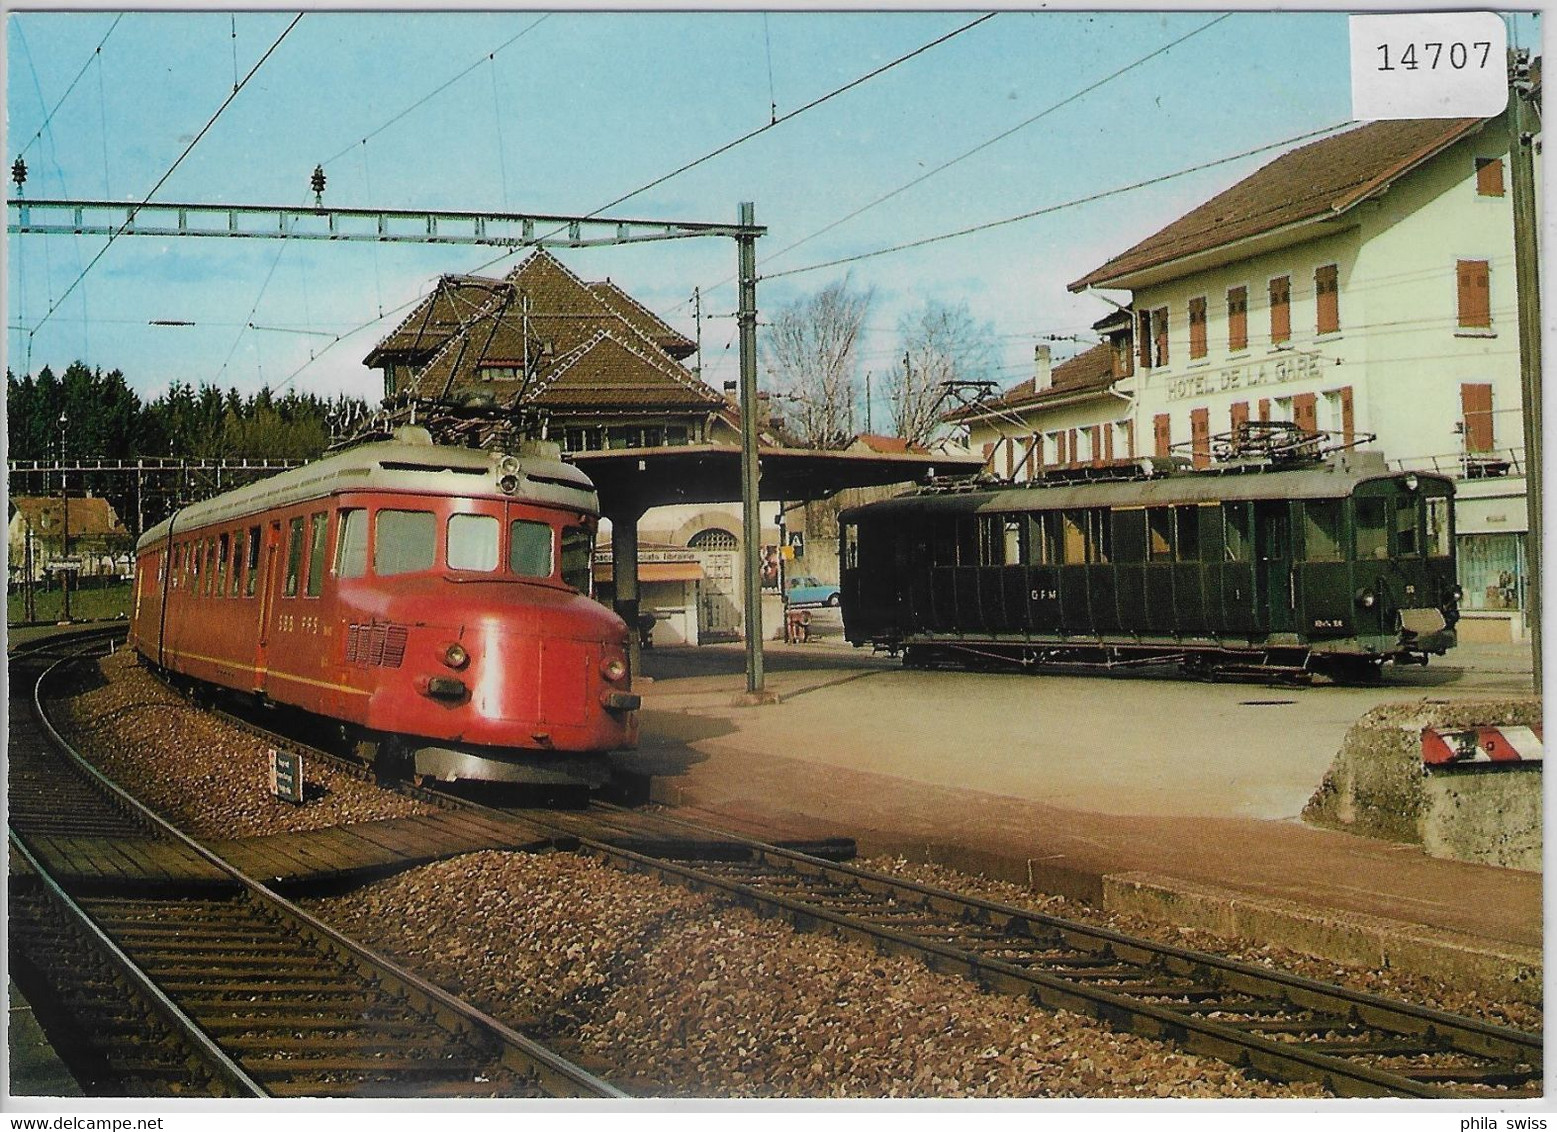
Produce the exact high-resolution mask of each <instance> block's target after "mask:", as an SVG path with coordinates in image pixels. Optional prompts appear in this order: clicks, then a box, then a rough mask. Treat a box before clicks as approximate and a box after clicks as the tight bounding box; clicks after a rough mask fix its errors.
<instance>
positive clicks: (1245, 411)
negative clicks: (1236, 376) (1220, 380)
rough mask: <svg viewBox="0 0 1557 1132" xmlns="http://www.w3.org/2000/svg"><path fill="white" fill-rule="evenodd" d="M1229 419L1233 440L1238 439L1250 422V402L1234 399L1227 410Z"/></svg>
mask: <svg viewBox="0 0 1557 1132" xmlns="http://www.w3.org/2000/svg"><path fill="white" fill-rule="evenodd" d="M1227 420H1228V423H1229V424H1230V425H1231V426H1232V433H1233V440H1234V441H1237V439H1238V434H1239V432H1240V431H1241V430H1242V429H1243V426H1244V425H1246V424H1248V423H1249V402H1247V401H1234V402H1233V403H1232V405H1231V406H1229V408H1228V410H1227Z"/></svg>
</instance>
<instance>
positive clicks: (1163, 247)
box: [1070, 118, 1484, 291]
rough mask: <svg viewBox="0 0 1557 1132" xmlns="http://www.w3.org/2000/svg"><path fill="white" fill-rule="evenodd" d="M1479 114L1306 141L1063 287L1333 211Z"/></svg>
mask: <svg viewBox="0 0 1557 1132" xmlns="http://www.w3.org/2000/svg"><path fill="white" fill-rule="evenodd" d="M1483 122H1484V119H1480V118H1453V119H1441V118H1431V119H1413V120H1409V121H1398V122H1372V123H1369V124H1368V125H1366V126H1360V127H1358V128H1357V129H1355V130H1348V131H1347V132H1346V133H1344V134H1337V135H1335V136H1334V137H1329V138H1323V139H1321V140H1319V141H1316V142H1311V143H1309V144H1308V145H1305V146H1303V147H1301V148H1300V149H1295V150H1293V151H1292V152H1290V153H1286V154H1283V155H1282V156H1280V157H1278V158H1276V160H1274V161H1272V162H1270V164H1268V165H1265V166H1263V167H1262V168H1260V169H1258V170H1256V171H1255V172H1254V173H1252V174H1250V175H1249V176H1247V177H1245V178H1244V179H1243V180H1242V181H1239V182H1238V183H1237V184H1236V185H1234V186H1233V187H1232V188H1230V189H1228V190H1226V191H1225V192H1222V193H1218V194H1217V195H1216V196H1214V197H1212V198H1211V199H1210V200H1208V201H1207V202H1206V203H1205V204H1203V205H1201V206H1200V207H1199V208H1196V209H1194V210H1193V211H1191V212H1189V213H1187V214H1186V215H1184V216H1181V217H1180V218H1179V219H1177V220H1175V221H1174V222H1173V223H1171V224H1169V225H1168V226H1167V227H1166V228H1163V229H1162V230H1161V231H1160V232H1157V233H1156V234H1155V235H1152V236H1148V237H1147V238H1146V239H1144V240H1142V241H1141V242H1140V243H1138V244H1136V245H1135V246H1134V247H1133V248H1130V249H1129V250H1128V251H1125V252H1122V253H1121V254H1119V255H1117V256H1115V257H1114V258H1113V259H1111V260H1109V261H1108V262H1107V263H1105V264H1103V266H1101V267H1099V268H1097V269H1096V270H1094V271H1092V272H1090V273H1088V274H1087V275H1084V276H1082V277H1081V278H1080V279H1078V280H1076V281H1075V282H1074V283H1072V284H1071V285H1070V289H1071V290H1072V291H1080V290H1083V289H1085V288H1087V287H1107V286H1112V285H1117V284H1114V283H1112V282H1111V281H1113V280H1117V279H1119V278H1120V277H1121V276H1125V275H1129V274H1131V273H1132V272H1136V271H1142V270H1145V269H1147V268H1151V267H1159V266H1162V265H1163V264H1167V263H1171V262H1173V261H1174V260H1177V259H1182V258H1183V257H1185V256H1190V255H1195V254H1197V253H1199V252H1206V251H1210V250H1212V249H1214V248H1218V247H1222V246H1224V245H1227V244H1232V243H1235V242H1237V241H1239V240H1245V239H1248V238H1250V237H1253V236H1260V235H1264V234H1265V233H1267V232H1273V231H1275V230H1276V229H1279V228H1283V227H1286V226H1288V225H1291V224H1296V223H1299V222H1302V221H1312V220H1318V219H1324V218H1328V217H1334V216H1338V215H1340V214H1341V213H1343V212H1345V211H1346V210H1347V209H1349V208H1351V207H1352V206H1353V205H1355V204H1357V203H1359V202H1360V201H1363V200H1365V199H1367V198H1368V197H1370V196H1373V195H1374V194H1375V193H1377V192H1379V191H1381V190H1383V189H1385V188H1387V187H1388V186H1389V185H1390V184H1391V183H1392V182H1393V181H1394V180H1395V179H1396V178H1398V177H1400V176H1401V175H1402V174H1404V173H1406V172H1409V171H1410V170H1411V169H1414V168H1415V167H1416V166H1418V165H1420V164H1421V163H1422V162H1423V161H1426V160H1427V159H1428V158H1430V157H1432V156H1434V155H1435V154H1438V153H1440V152H1442V151H1443V150H1444V149H1446V148H1447V147H1448V146H1450V145H1452V144H1454V143H1455V142H1457V141H1459V140H1460V139H1461V138H1463V137H1465V136H1467V135H1468V134H1470V133H1472V132H1474V131H1475V130H1477V129H1479V128H1480V127H1481V126H1482V124H1483Z"/></svg>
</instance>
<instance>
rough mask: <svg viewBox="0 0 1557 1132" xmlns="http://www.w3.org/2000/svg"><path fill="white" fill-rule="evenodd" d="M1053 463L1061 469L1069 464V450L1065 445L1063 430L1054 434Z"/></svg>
mask: <svg viewBox="0 0 1557 1132" xmlns="http://www.w3.org/2000/svg"><path fill="white" fill-rule="evenodd" d="M1054 462H1055V464H1056V465H1057V466H1059V467H1062V468H1063V467H1064V466H1065V465H1066V464H1068V463H1070V449H1069V448H1067V447H1066V445H1065V433H1064V431H1063V430H1062V431H1060V432H1057V433H1055V434H1054Z"/></svg>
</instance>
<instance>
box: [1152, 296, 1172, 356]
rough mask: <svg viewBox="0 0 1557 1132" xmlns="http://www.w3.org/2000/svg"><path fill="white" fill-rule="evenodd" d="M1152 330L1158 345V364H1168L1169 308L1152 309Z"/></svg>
mask: <svg viewBox="0 0 1557 1132" xmlns="http://www.w3.org/2000/svg"><path fill="white" fill-rule="evenodd" d="M1152 330H1153V331H1154V333H1155V339H1156V346H1157V364H1158V365H1160V366H1165V365H1167V364H1168V308H1167V307H1158V308H1157V309H1156V310H1154V311H1152Z"/></svg>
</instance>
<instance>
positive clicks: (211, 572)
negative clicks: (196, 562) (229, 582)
mask: <svg viewBox="0 0 1557 1132" xmlns="http://www.w3.org/2000/svg"><path fill="white" fill-rule="evenodd" d="M215 575H216V540H215V539H214V538H208V539H206V540H205V596H206V597H210V596H211V579H212V578H213V577H214V576H215ZM216 592H217V593H221V592H222V591H221V590H217V591H216Z"/></svg>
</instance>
